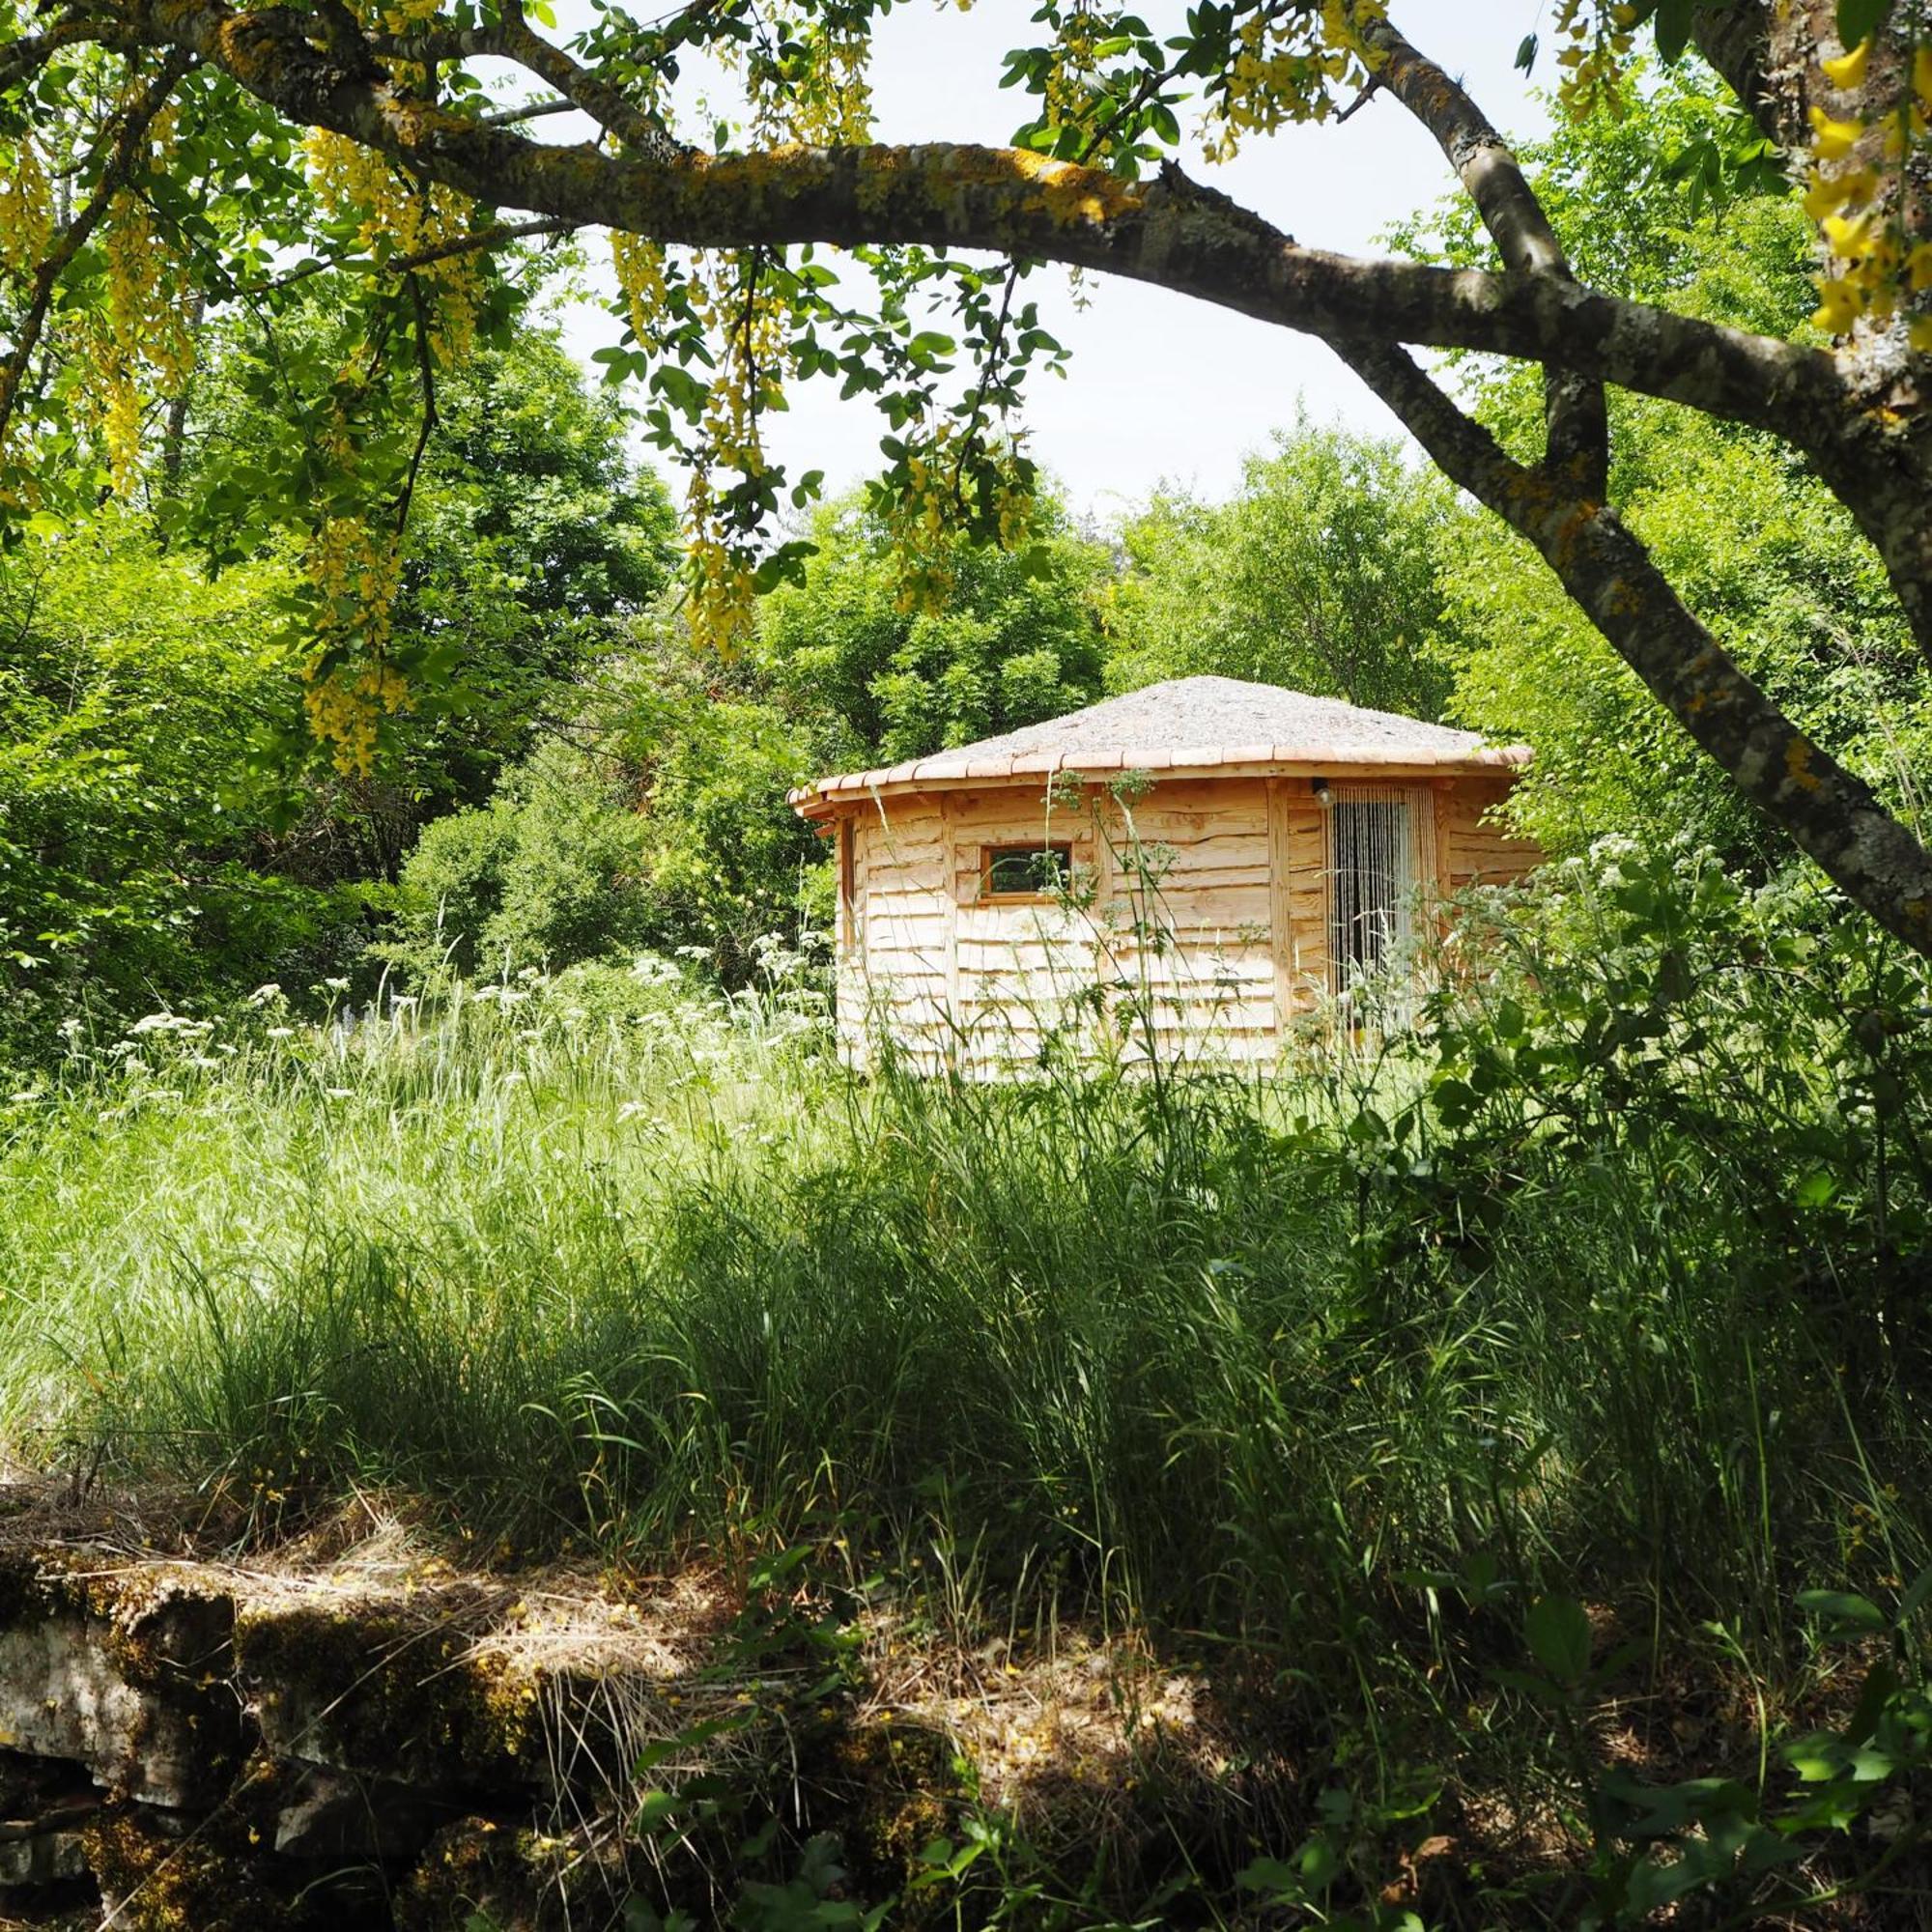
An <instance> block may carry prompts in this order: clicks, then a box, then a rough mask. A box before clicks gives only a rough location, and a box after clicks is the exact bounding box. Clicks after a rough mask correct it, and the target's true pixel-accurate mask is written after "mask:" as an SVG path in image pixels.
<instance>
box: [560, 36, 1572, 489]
mask: <svg viewBox="0 0 1932 1932" xmlns="http://www.w3.org/2000/svg"><path fill="white" fill-rule="evenodd" d="M575 11H576V9H575V8H574V7H572V6H568V5H566V6H565V7H563V8H560V9H559V13H560V19H561V25H562V26H563V28H564V29H565V30H566V31H567V30H569V29H570V28H571V27H573V26H574V25H575V24H576V21H575V20H574V19H573V18H572V17H571V16H572V14H573V13H574V12H575ZM1032 12H1033V0H978V4H977V6H975V7H974V9H973V10H972V11H971V12H970V13H965V14H961V13H959V12H958V11H957V10H956V9H955V8H954V7H953V6H952V4H951V0H911V4H910V5H908V6H906V7H903V8H901V9H899V10H897V11H895V13H894V14H892V15H890V16H889V17H888V18H887V20H886V21H885V22H884V24H883V25H882V26H881V27H880V29H879V31H878V38H877V43H876V55H875V62H874V69H873V93H874V99H875V106H876V111H877V128H878V133H879V137H880V138H881V139H882V140H888V141H932V140H961V141H992V142H997V141H1004V140H1005V139H1007V138H1008V137H1009V135H1010V134H1011V133H1012V131H1013V128H1014V127H1015V126H1016V125H1017V124H1018V122H1019V121H1020V120H1021V119H1022V118H1023V113H1024V108H1023V103H1022V99H1021V97H1019V96H1017V95H1015V94H1012V93H1009V92H1004V91H1002V90H1001V88H1000V87H999V85H998V82H999V75H1000V71H1001V57H1002V56H1003V55H1004V53H1005V52H1006V50H1007V49H1008V48H1009V47H1010V46H1015V45H1020V44H1029V43H1033V42H1034V41H1035V40H1036V39H1037V30H1035V29H1032V28H1031V27H1030V26H1029V24H1028V22H1029V16H1030V15H1031V14H1032ZM1144 12H1145V16H1146V17H1147V18H1148V20H1149V21H1150V23H1151V24H1152V25H1153V26H1154V27H1155V28H1156V29H1164V28H1165V25H1166V21H1167V18H1168V17H1169V16H1173V17H1174V18H1176V19H1178V18H1179V14H1180V13H1181V9H1180V7H1179V5H1178V4H1177V0H1151V4H1150V5H1149V6H1148V7H1147V8H1146V9H1145V10H1144ZM1393 12H1394V14H1395V16H1396V18H1397V20H1398V21H1399V23H1400V24H1401V25H1402V26H1403V27H1404V29H1405V30H1406V32H1407V33H1408V34H1409V36H1410V38H1411V39H1413V40H1414V41H1415V42H1416V43H1417V44H1418V45H1420V46H1421V47H1422V48H1423V49H1424V51H1425V52H1427V53H1429V54H1430V55H1431V56H1432V57H1433V58H1435V59H1436V60H1438V61H1440V62H1441V63H1442V64H1443V65H1444V66H1445V67H1446V68H1448V70H1449V71H1451V72H1452V73H1456V74H1458V75H1460V76H1461V77H1462V78H1463V81H1464V83H1465V84H1466V85H1467V86H1468V88H1469V90H1470V92H1471V93H1472V94H1473V95H1474V97H1475V99H1477V101H1478V102H1479V103H1481V105H1482V106H1483V107H1484V108H1485V109H1486V111H1487V112H1488V113H1489V115H1490V116H1491V118H1492V120H1493V121H1495V122H1496V123H1497V125H1498V126H1500V127H1501V128H1503V129H1504V130H1505V131H1506V132H1507V133H1508V134H1510V135H1511V136H1512V137H1514V138H1518V139H1521V138H1525V137H1529V136H1533V135H1534V134H1536V133H1537V132H1538V131H1540V130H1541V129H1542V128H1544V127H1545V126H1546V125H1547V116H1546V114H1545V113H1544V111H1543V109H1542V108H1541V106H1540V105H1539V104H1538V103H1537V102H1536V101H1535V100H1533V99H1531V98H1530V96H1529V94H1528V92H1527V90H1526V87H1525V83H1524V79H1523V76H1522V75H1521V74H1520V73H1518V72H1516V71H1514V69H1513V67H1512V62H1513V59H1514V56H1515V53H1516V48H1517V44H1518V43H1519V42H1520V40H1521V38H1522V36H1523V35H1524V34H1525V33H1527V32H1529V31H1531V30H1532V29H1533V28H1534V27H1536V26H1537V25H1538V15H1539V14H1540V13H1541V12H1542V8H1541V6H1540V4H1539V0H1397V4H1396V6H1395V7H1394V9H1393ZM557 125H558V124H555V123H553V124H551V127H552V128H553V129H554V128H557ZM1185 125H1186V117H1185V116H1183V126H1185ZM542 126H543V124H541V123H539V124H538V127H539V128H541V127H542ZM550 138H558V135H557V133H555V132H553V133H552V134H551V136H550ZM562 138H566V139H567V138H569V136H568V135H567V134H566V135H563V136H562ZM1186 165H1187V166H1188V168H1189V171H1190V172H1191V173H1194V174H1196V175H1197V177H1198V178H1200V179H1203V180H1206V181H1208V182H1211V183H1212V184H1213V185H1215V186H1217V187H1220V188H1222V189H1224V190H1225V191H1226V192H1228V193H1230V194H1232V195H1234V196H1236V198H1237V199H1238V200H1240V201H1242V202H1244V203H1246V204H1247V205H1248V206H1250V207H1252V208H1254V209H1256V210H1258V211H1259V212H1260V213H1263V214H1264V215H1266V216H1267V217H1268V219H1269V220H1271V221H1274V222H1276V223H1278V224H1279V225H1280V226H1281V227H1283V228H1285V229H1286V230H1287V231H1288V232H1289V233H1290V234H1292V235H1293V236H1294V237H1295V238H1296V239H1297V240H1298V241H1306V242H1310V243H1312V244H1314V245H1317V246H1321V247H1327V248H1338V249H1349V250H1352V251H1355V252H1358V253H1360V252H1367V253H1380V252H1386V251H1385V250H1383V249H1381V248H1379V247H1378V242H1377V240H1376V238H1377V236H1378V234H1379V233H1380V232H1381V231H1382V230H1384V229H1385V228H1386V227H1387V226H1388V224H1389V223H1390V222H1392V221H1394V220H1396V219H1398V218H1399V217H1401V216H1404V215H1406V214H1407V213H1410V212H1411V211H1413V210H1415V209H1417V208H1419V207H1423V206H1426V205H1428V204H1429V203H1431V202H1433V201H1435V200H1436V199H1438V198H1439V197H1440V196H1442V195H1443V194H1446V193H1447V192H1448V191H1449V190H1450V189H1451V188H1452V187H1453V186H1454V181H1453V177H1452V176H1451V175H1450V173H1449V170H1448V167H1447V164H1446V163H1445V162H1444V161H1443V159H1442V156H1441V155H1440V153H1439V151H1438V150H1437V149H1436V147H1435V143H1434V142H1433V141H1432V140H1431V139H1430V138H1429V137H1428V135H1426V134H1425V133H1423V132H1422V130H1421V129H1420V128H1418V127H1417V126H1416V124H1415V123H1414V122H1413V121H1412V120H1410V119H1409V117H1408V116H1407V115H1406V113H1405V112H1404V111H1403V110H1402V109H1401V107H1399V106H1398V105H1397V104H1396V103H1395V102H1393V101H1391V100H1388V99H1377V100H1373V101H1371V102H1370V103H1369V105H1368V106H1367V107H1366V108H1365V109H1364V110H1363V111H1362V112H1361V113H1359V114H1357V115H1356V116H1355V117H1354V118H1353V119H1352V120H1351V121H1350V122H1349V123H1348V124H1347V125H1345V126H1343V127H1340V128H1334V127H1329V128H1290V129H1287V130H1285V131H1284V132H1283V133H1281V134H1278V135H1276V136H1274V137H1272V138H1270V139H1267V140H1262V141H1257V142H1256V143H1255V144H1254V145H1253V146H1252V147H1251V148H1250V149H1248V150H1247V151H1246V152H1244V153H1243V154H1242V155H1241V156H1239V157H1238V158H1237V159H1236V160H1235V161H1234V162H1233V163H1231V164H1229V165H1227V166H1224V167H1209V166H1208V165H1207V164H1206V163H1205V162H1202V161H1201V160H1200V159H1199V157H1198V156H1196V157H1192V158H1190V159H1189V160H1188V161H1187V163H1186ZM592 254H593V258H595V259H596V260H597V261H598V264H599V269H598V272H599V273H600V274H603V273H604V269H603V266H602V255H603V251H602V249H601V247H600V246H598V245H596V244H593V246H592ZM1024 287H1025V289H1026V290H1027V292H1028V293H1030V294H1032V295H1033V296H1034V297H1035V298H1037V300H1038V302H1039V304H1040V311H1041V321H1042V323H1043V324H1044V326H1045V327H1048V328H1049V329H1051V330H1052V331H1053V332H1054V334H1055V335H1057V336H1058V337H1059V339H1060V340H1061V341H1062V342H1064V343H1065V345H1066V346H1067V347H1068V349H1070V350H1071V352H1072V355H1071V360H1070V363H1069V365H1068V370H1067V375H1066V378H1065V381H1064V382H1063V381H1056V380H1053V379H1050V378H1048V379H1037V380H1035V381H1034V382H1033V383H1032V384H1031V393H1030V400H1029V404H1028V411H1027V421H1028V423H1029V425H1030V427H1031V429H1032V431H1033V443H1032V448H1033V453H1034V455H1035V457H1036V459H1037V461H1039V462H1040V463H1041V464H1042V465H1043V466H1044V467H1045V468H1046V469H1048V470H1050V471H1051V472H1052V473H1053V474H1055V475H1056V476H1057V477H1058V478H1059V479H1060V481H1061V483H1062V484H1063V486H1064V487H1065V490H1066V492H1067V495H1068V497H1069V498H1070V500H1071V503H1072V505H1073V507H1074V508H1075V509H1076V510H1080V511H1090V512H1093V513H1095V514H1097V515H1099V516H1101V517H1103V518H1104V517H1107V516H1109V515H1111V514H1112V513H1114V512H1115V511H1117V510H1118V509H1120V508H1121V507H1122V505H1123V504H1124V503H1126V502H1128V501H1131V500H1134V499H1136V498H1139V497H1145V496H1146V495H1147V494H1148V493H1149V492H1150V491H1151V489H1152V488H1153V487H1154V486H1155V485H1156V484H1157V483H1160V482H1162V481H1170V482H1177V483H1179V484H1183V485H1185V486H1187V487H1189V488H1191V489H1193V490H1195V491H1196V492H1198V493H1201V494H1204V495H1208V496H1214V497H1219V496H1225V495H1226V494H1227V493H1228V492H1229V491H1231V490H1232V489H1233V488H1234V487H1235V485H1236V482H1237V481H1238V478H1239V473H1240V461H1241V457H1242V454H1243V453H1244V452H1245V451H1247V450H1250V449H1253V448H1255V447H1257V446H1258V445H1260V444H1262V443H1264V441H1265V440H1266V438H1267V434H1268V432H1269V431H1270V430H1271V429H1273V428H1275V427H1277V426H1281V425H1285V424H1288V423H1291V422H1293V418H1294V414H1295V410H1296V406H1297V403H1305V404H1306V406H1307V408H1308V410H1309V412H1311V413H1312V414H1313V415H1315V416H1317V417H1319V418H1322V419H1327V420H1340V421H1342V422H1345V423H1347V424H1349V425H1350V426H1353V427H1359V428H1364V429H1373V430H1376V431H1378V432H1387V431H1392V430H1394V429H1395V422H1394V418H1393V417H1391V416H1390V415H1389V414H1388V413H1387V412H1385V411H1384V410H1383V409H1382V407H1381V405H1380V404H1379V403H1378V402H1377V401H1376V400H1375V399H1374V398H1373V397H1372V396H1371V395H1369V393H1368V392H1367V391H1366V390H1365V389H1364V388H1363V387H1362V385H1361V384H1360V383H1359V382H1357V381H1356V379H1355V377H1354V376H1353V375H1352V374H1351V373H1350V371H1349V370H1348V369H1347V368H1345V367H1344V366H1343V365H1342V364H1341V363H1340V362H1338V361H1337V360H1336V358H1335V357H1334V356H1333V355H1331V354H1330V353H1329V351H1328V350H1326V349H1325V348H1323V347H1322V346H1321V344H1319V343H1316V342H1314V341H1311V340H1310V339H1309V338H1307V337H1305V336H1299V335H1295V334H1293V333H1291V332H1290V331H1288V330H1286V329H1283V328H1279V327H1270V326H1268V325H1266V324H1264V323H1260V322H1255V321H1252V320H1249V319H1248V318H1246V317H1242V316H1237V315H1234V314H1231V313H1229V312H1227V311H1225V310H1222V309H1217V308H1212V307H1210V306H1208V304H1207V303H1204V302H1200V301H1195V300H1191V299H1188V298H1184V297H1180V296H1175V295H1171V294H1168V293H1166V292H1165V291H1162V290H1159V289H1152V288H1148V287H1144V286H1142V285H1140V284H1138V283H1133V282H1125V281H1118V280H1110V279H1108V278H1105V277H1094V278H1091V279H1090V280H1089V282H1088V284H1087V290H1086V294H1087V303H1086V306H1085V307H1079V306H1076V304H1075V302H1074V300H1073V299H1072V298H1071V295H1070V293H1069V290H1068V285H1067V277H1066V275H1065V272H1064V271H1062V270H1054V269H1041V270H1037V271H1036V272H1035V274H1034V275H1033V276H1032V278H1031V279H1030V280H1029V281H1028V282H1027V283H1026V284H1025V285H1024ZM565 327H566V333H567V335H568V337H569V340H570V343H571V346H572V348H573V349H574V350H575V352H576V353H577V354H578V355H580V356H581V357H582V358H583V359H585V360H586V361H587V360H588V357H589V355H590V353H591V351H592V350H594V349H597V348H601V347H603V346H605V345H606V344H608V343H610V342H612V341H614V340H615V336H614V334H613V333H612V330H613V328H614V325H613V324H612V322H611V318H610V317H609V316H608V315H607V314H605V313H604V312H603V311H601V310H598V309H594V308H591V307H589V306H587V305H586V306H583V307H580V308H578V309H575V310H573V311H571V312H570V313H568V314H567V316H566V318H565ZM884 427H885V425H884V422H883V420H882V418H881V417H880V416H879V415H878V413H877V412H876V411H875V410H873V409H872V407H871V406H870V404H869V403H868V402H867V400H865V399H864V398H855V399H854V400H853V401H852V402H850V403H841V402H839V400H838V390H837V387H836V385H835V384H831V383H828V382H826V381H825V380H823V379H820V380H818V381H816V382H812V383H809V384H799V385H798V386H797V387H796V389H795V390H794V392H793V395H792V399H791V409H790V412H789V413H788V414H787V415H785V416H784V417H782V418H780V419H779V420H778V421H776V422H775V423H774V424H773V426H772V434H771V436H770V438H769V440H770V442H771V444H772V446H773V453H774V455H775V456H776V457H777V458H778V459H779V460H781V461H782V462H783V463H785V465H786V466H787V468H788V469H789V470H790V472H791V474H792V475H793V476H794V477H796V476H797V475H798V474H799V473H801V472H802V471H803V470H806V469H823V470H824V471H825V472H826V481H827V487H828V489H833V490H837V489H839V488H842V487H844V486H847V485H849V484H852V483H855V482H857V481H859V480H860V479H861V478H862V477H863V476H865V475H866V474H867V473H868V472H869V471H870V470H871V469H874V468H875V467H876V465H877V462H878V456H877V445H878V438H879V436H880V435H881V433H882V432H883V430H884Z"/></svg>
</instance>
